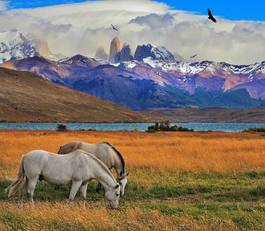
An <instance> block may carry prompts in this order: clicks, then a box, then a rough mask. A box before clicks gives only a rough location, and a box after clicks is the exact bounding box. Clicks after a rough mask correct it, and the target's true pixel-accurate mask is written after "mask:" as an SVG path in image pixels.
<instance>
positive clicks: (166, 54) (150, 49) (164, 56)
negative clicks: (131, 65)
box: [134, 44, 176, 63]
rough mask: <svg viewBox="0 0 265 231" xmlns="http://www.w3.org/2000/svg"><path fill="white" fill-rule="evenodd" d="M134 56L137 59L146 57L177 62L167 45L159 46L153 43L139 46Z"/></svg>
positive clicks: (140, 59) (141, 59)
mask: <svg viewBox="0 0 265 231" xmlns="http://www.w3.org/2000/svg"><path fill="white" fill-rule="evenodd" d="M134 58H135V59H136V60H137V61H143V60H144V59H145V58H151V59H153V60H157V61H163V62H168V63H173V62H176V60H175V57H174V55H173V54H172V53H171V52H170V51H168V50H167V49H166V48H165V47H157V46H154V45H151V44H147V45H142V46H138V47H137V48H136V51H135V56H134Z"/></svg>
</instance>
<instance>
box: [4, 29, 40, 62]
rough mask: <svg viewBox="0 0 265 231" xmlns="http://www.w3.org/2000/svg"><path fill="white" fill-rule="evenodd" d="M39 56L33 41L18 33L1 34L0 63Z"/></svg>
mask: <svg viewBox="0 0 265 231" xmlns="http://www.w3.org/2000/svg"><path fill="white" fill-rule="evenodd" d="M36 55H38V52H37V49H36V47H35V45H34V44H33V42H32V40H30V39H29V38H26V37H25V36H24V35H23V34H21V33H20V32H18V31H7V32H2V33H0V63H3V62H6V61H9V60H17V59H24V58H28V57H34V56H36Z"/></svg>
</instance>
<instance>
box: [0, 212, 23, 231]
mask: <svg viewBox="0 0 265 231" xmlns="http://www.w3.org/2000/svg"><path fill="white" fill-rule="evenodd" d="M0 222H1V223H3V224H4V225H5V226H6V227H7V228H8V229H9V230H20V231H26V230H28V228H27V222H26V221H25V218H22V217H20V216H18V215H16V214H13V213H11V212H4V213H1V214H0Z"/></svg>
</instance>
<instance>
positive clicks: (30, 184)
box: [28, 176, 39, 204]
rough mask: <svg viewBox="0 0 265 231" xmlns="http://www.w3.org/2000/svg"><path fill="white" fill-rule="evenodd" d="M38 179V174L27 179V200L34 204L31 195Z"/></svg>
mask: <svg viewBox="0 0 265 231" xmlns="http://www.w3.org/2000/svg"><path fill="white" fill-rule="evenodd" d="M38 179H39V176H36V177H33V178H31V179H28V194H29V200H30V202H31V203H32V204H34V200H33V195H34V190H35V187H36V184H37V182H38Z"/></svg>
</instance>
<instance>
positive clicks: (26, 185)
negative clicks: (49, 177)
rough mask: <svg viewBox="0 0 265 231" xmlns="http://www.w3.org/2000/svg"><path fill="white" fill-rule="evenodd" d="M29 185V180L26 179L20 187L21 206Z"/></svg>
mask: <svg viewBox="0 0 265 231" xmlns="http://www.w3.org/2000/svg"><path fill="white" fill-rule="evenodd" d="M27 187H28V180H27V179H26V180H25V183H24V185H23V186H22V187H21V188H20V189H19V202H20V205H21V206H23V201H24V194H25V193H26V192H27Z"/></svg>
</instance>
